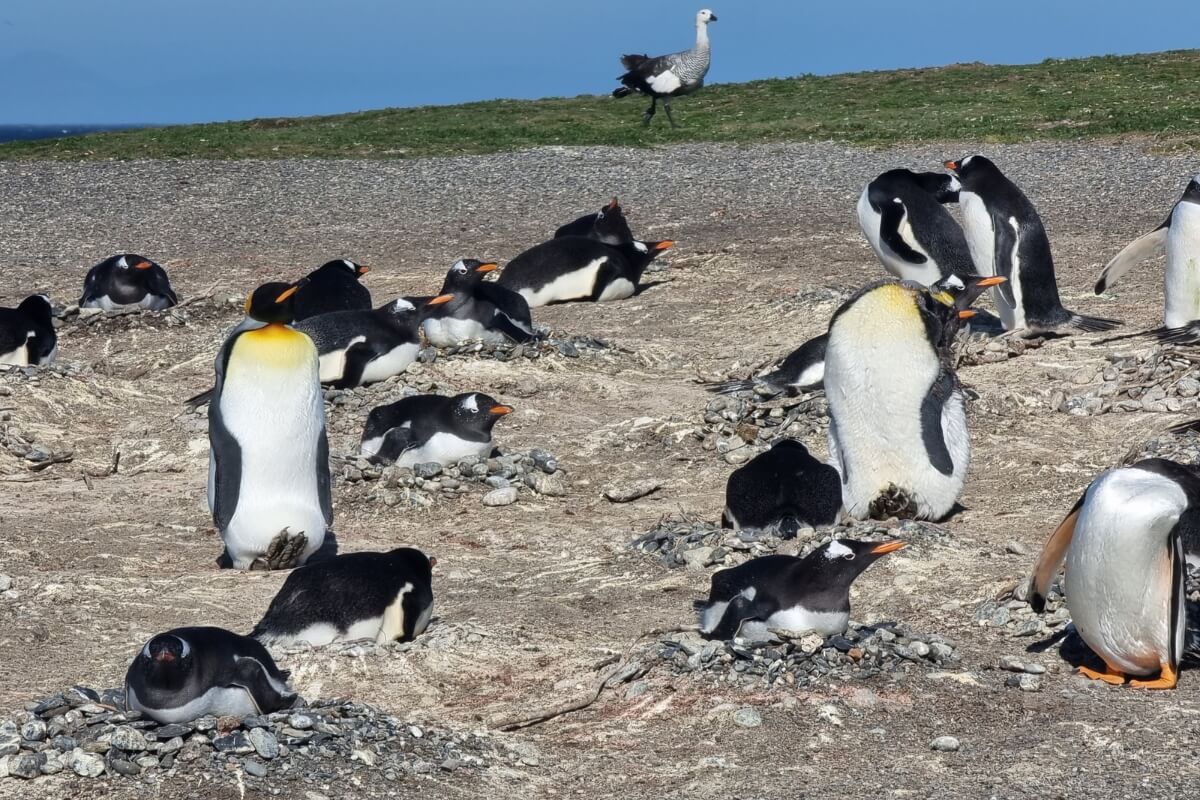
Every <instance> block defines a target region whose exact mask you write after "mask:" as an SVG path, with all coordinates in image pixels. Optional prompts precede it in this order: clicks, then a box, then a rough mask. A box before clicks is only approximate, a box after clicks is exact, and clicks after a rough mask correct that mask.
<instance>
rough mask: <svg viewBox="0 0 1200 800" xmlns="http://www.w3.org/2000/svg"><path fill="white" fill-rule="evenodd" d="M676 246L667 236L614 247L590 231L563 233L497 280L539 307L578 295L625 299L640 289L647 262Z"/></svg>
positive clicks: (512, 264)
mask: <svg viewBox="0 0 1200 800" xmlns="http://www.w3.org/2000/svg"><path fill="white" fill-rule="evenodd" d="M674 245H675V243H674V242H672V241H669V240H665V241H661V242H639V241H633V242H626V243H623V244H620V245H617V246H613V245H607V244H604V243H603V242H600V241H597V240H595V239H590V238H588V237H586V236H563V237H561V238H559V239H551V240H550V241H548V242H542V243H541V244H539V245H537V246H535V247H531V248H530V249H528V250H526V251H525V252H524V253H521V254H520V255H519V256H517V257H516V258H514V259H513V260H512V261H510V262H508V264H507V265H506V266H505V267H504V271H503V272H501V273H500V279H499V280H498V281H497V283H499V284H500V285H501V286H503V287H505V288H507V289H511V290H512V291H514V292H517V293H519V294H520V295H521V296H522V297H524V298H525V300H526V301H528V303H529V305H530V306H531V307H533V308H537V307H538V306H544V305H549V304H550V303H566V302H570V301H572V300H591V301H595V302H599V301H605V300H622V299H624V298H626V297H632V296H633V295H634V294H636V293H637V290H638V286H639V284H640V283H641V280H642V273H644V272H645V271H646V267H648V266H649V265H650V262H651V261H653V260H654V259H655V257H656V256H658V254H659V253H662V252H664V251H666V250H669V249H670V248H672V247H673V246H674Z"/></svg>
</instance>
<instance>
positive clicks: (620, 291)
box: [600, 278, 637, 303]
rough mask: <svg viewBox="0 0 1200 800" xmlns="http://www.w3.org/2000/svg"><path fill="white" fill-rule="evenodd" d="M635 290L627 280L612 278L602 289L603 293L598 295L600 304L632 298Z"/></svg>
mask: <svg viewBox="0 0 1200 800" xmlns="http://www.w3.org/2000/svg"><path fill="white" fill-rule="evenodd" d="M636 288H637V287H635V286H634V285H633V283H632V282H631V281H630V280H629V279H628V278H614V279H613V280H612V281H611V282H610V283H609V284H608V286H605V287H604V291H603V292H601V293H600V302H601V303H603V302H607V301H608V300H624V299H625V298H627V297H633V293H634V291H635V290H636Z"/></svg>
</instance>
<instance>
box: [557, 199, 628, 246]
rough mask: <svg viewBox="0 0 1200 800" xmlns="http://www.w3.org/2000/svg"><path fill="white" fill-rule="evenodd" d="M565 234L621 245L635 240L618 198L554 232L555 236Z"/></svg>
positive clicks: (559, 236)
mask: <svg viewBox="0 0 1200 800" xmlns="http://www.w3.org/2000/svg"><path fill="white" fill-rule="evenodd" d="M563 236H586V237H588V238H589V239H595V240H596V241H598V242H604V244H611V245H620V244H625V243H626V242H632V241H633V231H631V230H629V223H628V222H626V221H625V213H624V212H623V211H622V210H621V204H620V203H618V202H617V198H615V197H614V198H613V199H612V200H611V201H610V202H609V203H608V205H606V206H604V208H602V209H600V210H599V211H597V212H596V213H594V214H584V215H583V216H582V217H580V218H579V219H576V220H573V221H571V222H568V223H567V224H566V225H563V226H561V227H560V228H559V229H558V230H556V231H555V232H554V238H555V239H559V238H562V237H563Z"/></svg>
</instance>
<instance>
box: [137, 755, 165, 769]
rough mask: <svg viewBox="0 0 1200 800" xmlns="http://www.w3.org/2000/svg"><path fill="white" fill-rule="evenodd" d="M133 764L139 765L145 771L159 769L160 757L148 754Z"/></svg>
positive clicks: (139, 757) (138, 758)
mask: <svg viewBox="0 0 1200 800" xmlns="http://www.w3.org/2000/svg"><path fill="white" fill-rule="evenodd" d="M133 763H135V764H137V765H138V766H139V767H141V768H142V769H144V770H145V769H158V764H159V761H158V756H156V755H154V754H153V753H146V755H144V756H138V757H137V758H135V759H134V760H133Z"/></svg>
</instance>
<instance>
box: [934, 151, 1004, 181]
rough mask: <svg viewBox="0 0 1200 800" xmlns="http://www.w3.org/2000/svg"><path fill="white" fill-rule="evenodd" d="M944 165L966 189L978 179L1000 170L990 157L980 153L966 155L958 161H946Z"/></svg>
mask: <svg viewBox="0 0 1200 800" xmlns="http://www.w3.org/2000/svg"><path fill="white" fill-rule="evenodd" d="M945 167H946V169H948V170H950V171H951V172H953V173H954V176H955V177H956V178H957V179H958V182H959V184H961V185H962V186H963V187H965V188H968V189H969V188H970V187H971V186H973V185H977V184H978V182H979V181H980V180H984V179H986V178H987V177H989V176H993V175H996V174H997V173H999V172H1000V169H999V167H997V166H996V165H995V164H993V163H992V161H991V159H988V158H987V157H985V156H981V155H973V156H967V157H966V158H962V159H959V160H958V161H947V162H945Z"/></svg>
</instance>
